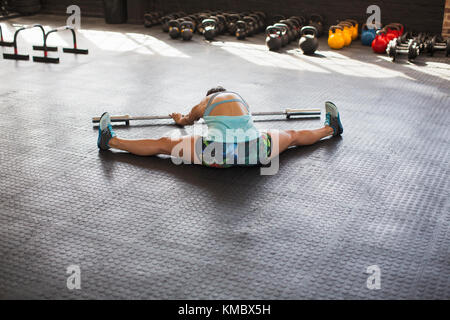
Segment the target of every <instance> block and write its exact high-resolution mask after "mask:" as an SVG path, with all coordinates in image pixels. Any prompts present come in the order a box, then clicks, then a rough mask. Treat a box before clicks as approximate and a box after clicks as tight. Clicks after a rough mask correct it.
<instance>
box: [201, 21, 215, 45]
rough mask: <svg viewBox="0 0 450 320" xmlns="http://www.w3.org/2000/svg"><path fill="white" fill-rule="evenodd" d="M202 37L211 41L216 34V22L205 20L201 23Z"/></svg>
mask: <svg viewBox="0 0 450 320" xmlns="http://www.w3.org/2000/svg"><path fill="white" fill-rule="evenodd" d="M202 26H203V29H204V31H203V35H204V36H205V39H206V40H209V41H211V40H213V39H214V37H215V36H216V33H217V29H216V28H217V21H216V20H214V19H205V20H203V21H202Z"/></svg>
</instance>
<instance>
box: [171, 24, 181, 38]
mask: <svg viewBox="0 0 450 320" xmlns="http://www.w3.org/2000/svg"><path fill="white" fill-rule="evenodd" d="M169 36H170V37H171V38H172V39H176V38H178V37H179V36H180V22H179V21H178V20H170V21H169Z"/></svg>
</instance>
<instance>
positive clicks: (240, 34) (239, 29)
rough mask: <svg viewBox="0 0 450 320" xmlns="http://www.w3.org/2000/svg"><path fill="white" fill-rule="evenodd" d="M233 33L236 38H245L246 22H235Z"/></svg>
mask: <svg viewBox="0 0 450 320" xmlns="http://www.w3.org/2000/svg"><path fill="white" fill-rule="evenodd" d="M235 35H236V38H237V39H239V40H243V39H245V37H246V36H247V23H245V21H242V20H238V21H237V22H236V33H235Z"/></svg>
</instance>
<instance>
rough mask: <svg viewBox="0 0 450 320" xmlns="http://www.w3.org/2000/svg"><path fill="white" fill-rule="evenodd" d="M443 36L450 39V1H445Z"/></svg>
mask: <svg viewBox="0 0 450 320" xmlns="http://www.w3.org/2000/svg"><path fill="white" fill-rule="evenodd" d="M442 36H444V37H450V0H446V1H445V13H444V22H443V24H442Z"/></svg>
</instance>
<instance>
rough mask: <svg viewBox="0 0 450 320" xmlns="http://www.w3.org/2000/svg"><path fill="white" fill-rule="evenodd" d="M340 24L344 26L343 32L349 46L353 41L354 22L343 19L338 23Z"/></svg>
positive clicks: (345, 44)
mask: <svg viewBox="0 0 450 320" xmlns="http://www.w3.org/2000/svg"><path fill="white" fill-rule="evenodd" d="M338 26H341V27H342V28H344V31H343V32H342V35H343V37H344V46H346V47H348V46H349V45H350V44H351V43H352V33H353V32H352V29H351V27H352V24H351V23H350V22H345V21H342V22H340V23H339V24H338Z"/></svg>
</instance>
